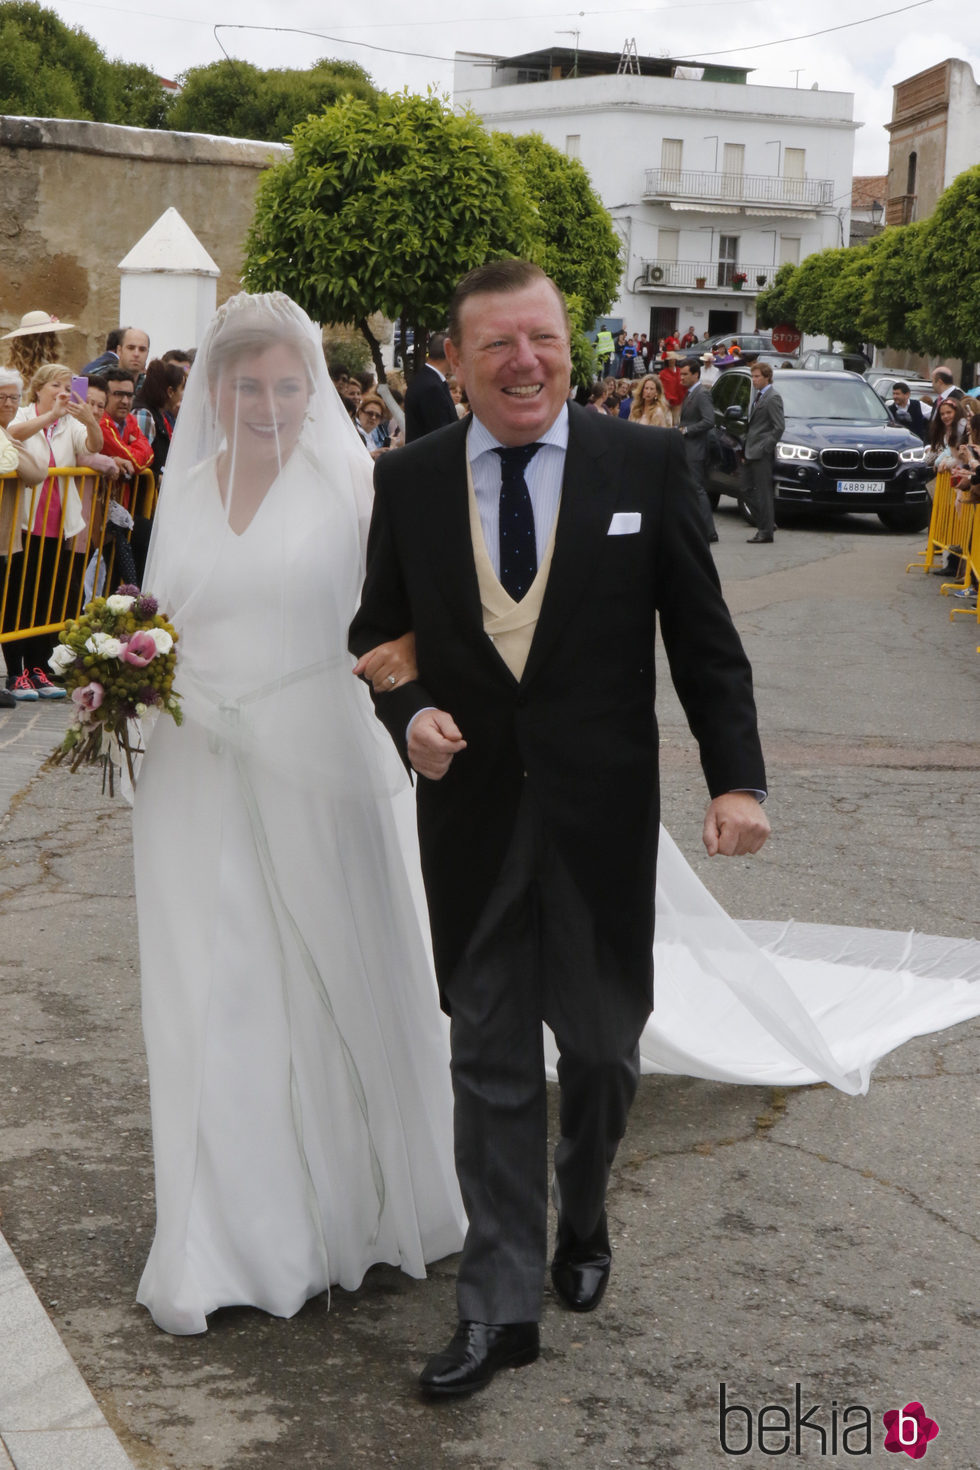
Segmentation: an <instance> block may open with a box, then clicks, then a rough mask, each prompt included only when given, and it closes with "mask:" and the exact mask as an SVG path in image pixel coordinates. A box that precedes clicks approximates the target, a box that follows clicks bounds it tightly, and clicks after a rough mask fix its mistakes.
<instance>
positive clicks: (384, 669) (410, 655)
mask: <svg viewBox="0 0 980 1470" xmlns="http://www.w3.org/2000/svg"><path fill="white" fill-rule="evenodd" d="M353 672H354V674H356V675H358V676H361V675H363V676H364V678H365V679H369V680H370V682H371V688H372V689H373V690H374V692H375V694H387V693H389V692H390V691H391V690H392V689H398V688H399V687H400V685H402V684H408V683H409V682H410V681H411V680H412V679H417V678H418V676H419V671H418V665H417V664H416V662H415V634H414V633H403V634H402V636H401V638H393V639H392V640H391V642H390V643H379V644H378V646H377V648H371V649H369V650H368V652H367V653H365V654H363V655H362V656H361V657H360V658H359V659H358V660H357V663H356V664H355V665H354V668H353Z"/></svg>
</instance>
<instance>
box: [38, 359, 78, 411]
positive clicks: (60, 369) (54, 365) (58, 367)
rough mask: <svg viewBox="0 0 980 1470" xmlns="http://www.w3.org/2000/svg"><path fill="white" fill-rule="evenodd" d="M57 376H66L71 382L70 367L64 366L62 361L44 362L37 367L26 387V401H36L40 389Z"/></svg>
mask: <svg viewBox="0 0 980 1470" xmlns="http://www.w3.org/2000/svg"><path fill="white" fill-rule="evenodd" d="M57 378H67V379H68V381H69V383H70V382H71V368H70V367H65V365H64V363H63V362H46V363H44V365H43V366H42V367H39V368H38V370H37V372H36V373H35V374H34V376H33V377H32V378H31V381H30V384H29V385H28V389H27V401H28V403H36V402H37V396H38V394H39V393H40V391H41V389H42V388H44V387H46V386H47V384H48V383H53V382H54V381H55V380H56V379H57Z"/></svg>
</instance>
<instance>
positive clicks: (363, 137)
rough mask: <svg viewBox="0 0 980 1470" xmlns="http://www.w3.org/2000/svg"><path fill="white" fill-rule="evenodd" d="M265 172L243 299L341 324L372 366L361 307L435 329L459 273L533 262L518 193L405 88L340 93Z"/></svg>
mask: <svg viewBox="0 0 980 1470" xmlns="http://www.w3.org/2000/svg"><path fill="white" fill-rule="evenodd" d="M290 142H291V144H292V147H293V155H292V157H291V158H289V159H286V160H284V161H283V162H282V163H280V164H277V165H276V166H275V167H274V168H271V169H269V171H268V172H267V173H266V174H265V175H264V177H263V179H262V182H261V183H260V185H259V190H258V194H257V197H256V206H255V215H254V218H253V221H252V227H251V229H250V231H249V235H248V239H247V242H246V251H245V273H244V279H245V284H246V286H247V287H248V289H249V290H251V291H285V292H286V293H287V295H289V296H291V297H292V298H293V300H294V301H298V302H299V304H300V305H301V306H302V307H303V308H304V309H305V310H306V311H307V312H309V314H310V316H311V317H312V318H313V319H314V321H320V322H353V323H356V324H357V325H358V326H359V327H360V328H361V330H362V332H363V333H364V335H365V337H366V338H367V340H368V341H369V343H370V344H371V347H372V354H373V356H374V362H375V367H376V369H377V371H378V376H379V377H380V378H381V379H382V380H383V378H384V370H383V367H382V365H381V354H380V349H379V348H378V344H377V342H376V341H375V339H374V337H373V336H372V334H371V332H370V329H369V328H368V325H367V318H368V317H369V316H370V314H371V313H372V312H374V311H383V312H384V313H385V315H386V316H388V317H391V318H392V319H394V318H395V317H397V316H399V315H404V316H405V317H406V318H407V319H408V321H409V322H410V323H412V324H413V325H414V326H415V328H416V341H417V342H418V340H419V337H420V335H421V334H420V332H419V330H418V329H420V328H421V329H423V332H424V330H433V329H435V328H436V327H439V326H441V325H443V324H444V322H445V320H446V314H447V311H448V307H449V298H450V296H451V294H452V290H453V287H454V285H455V283H456V281H457V280H458V279H459V277H460V276H462V275H463V274H465V272H466V271H468V270H471V269H472V268H473V267H474V266H476V265H481V264H482V263H483V262H484V261H487V260H494V259H500V258H502V257H505V256H514V255H518V256H532V257H533V256H534V254H535V250H536V245H535V234H536V216H535V211H534V208H533V206H532V205H531V203H530V201H529V199H528V196H527V193H526V190H525V188H524V184H523V182H522V180H521V178H520V175H519V174H518V173H517V171H516V169H514V168H513V167H512V166H510V164H509V163H508V161H507V160H505V159H504V158H503V157H502V155H501V153H500V150H499V149H497V148H495V147H494V145H493V143H492V141H491V139H490V137H489V136H488V135H487V133H485V132H484V130H483V128H482V127H481V125H480V122H479V120H478V119H477V118H476V117H475V116H474V115H473V114H472V113H464V114H462V115H460V114H458V113H454V112H452V111H451V110H450V109H449V108H448V106H446V105H445V104H443V103H442V102H441V101H440V100H439V99H438V98H437V97H435V96H431V95H430V96H428V97H418V96H411V95H409V94H408V93H405V94H403V95H401V96H398V97H390V96H381V97H379V98H378V99H377V100H376V101H375V102H373V103H368V102H365V101H362V100H361V99H359V98H356V97H345V98H342V99H341V100H340V101H339V102H338V103H337V104H336V106H334V107H332V108H330V109H329V110H328V111H326V112H324V113H322V114H321V115H320V116H319V117H311V118H309V119H307V121H306V122H305V123H301V124H300V126H299V127H298V128H296V130H295V132H294V133H293V135H292V137H291V139H290Z"/></svg>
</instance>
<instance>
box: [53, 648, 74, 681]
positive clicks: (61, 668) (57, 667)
mask: <svg viewBox="0 0 980 1470" xmlns="http://www.w3.org/2000/svg"><path fill="white" fill-rule="evenodd" d="M76 656H77V655H76V653H75V650H74V649H73V648H69V647H68V645H67V644H66V643H59V644H58V647H57V648H56V649H55V651H54V653H53V654H52V655H51V657H50V658H49V659H48V668H49V669H52V670H53V671H54V673H56V674H58V675H61V674H66V673H67V672H68V670H69V669H70V668H71V666H72V664H73V663H74V662H75V658H76Z"/></svg>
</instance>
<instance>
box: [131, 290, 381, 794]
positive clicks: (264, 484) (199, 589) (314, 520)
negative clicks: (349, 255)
mask: <svg viewBox="0 0 980 1470" xmlns="http://www.w3.org/2000/svg"><path fill="white" fill-rule="evenodd" d="M371 471H372V465H371V460H370V457H369V456H368V454H367V452H366V451H365V449H364V446H363V444H362V443H361V441H360V438H359V436H358V434H357V431H356V430H355V428H354V426H353V425H352V423H351V421H350V419H349V418H348V416H347V413H346V410H345V409H344V407H343V405H342V404H341V401H340V399H339V397H338V395H337V392H336V390H335V388H334V386H333V384H332V382H331V381H330V377H329V375H328V373H327V369H326V363H325V361H324V357H323V350H322V346H321V341H320V333H319V329H318V328H317V327H316V326H314V324H313V323H312V322H311V321H310V319H309V318H308V317H307V316H306V314H305V312H303V311H302V310H301V309H300V308H299V307H298V306H297V305H296V304H295V303H294V302H292V301H291V300H289V298H288V297H286V296H284V295H281V294H279V293H273V294H270V295H259V296H248V295H244V294H243V295H238V296H235V297H232V298H231V299H230V300H229V301H228V302H226V303H225V305H224V306H222V307H221V308H220V310H219V311H218V312H217V314H216V315H215V317H214V318H213V320H212V322H211V324H210V326H209V327H208V331H207V334H206V336H205V339H204V342H203V343H202V345H201V348H200V350H199V352H198V354H197V357H196V359H195V362H194V365H193V368H192V369H191V372H190V375H189V378H188V383H187V389H186V391H185V393H184V398H183V402H182V404H181V408H180V413H179V416H178V419H177V424H176V427H175V430H174V437H173V443H172V445H171V449H170V453H169V457H168V462H167V478H166V484H165V486H164V489H163V492H162V495H161V500H160V505H159V508H158V511H157V515H156V520H155V525H154V531H153V538H152V541H151V545H150V554H149V560H148V564H147V571H146V577H145V588H146V590H147V591H148V592H149V593H150V594H152V595H153V596H154V597H156V598H157V599H158V601H159V603H160V607H161V611H163V612H164V613H165V614H166V615H167V616H168V617H170V618H171V619H172V621H173V622H174V624H175V626H176V627H177V630H178V633H179V635H180V643H179V645H178V670H177V677H176V680H175V688H176V690H177V692H178V693H179V694H180V695H181V698H182V704H183V709H184V714H185V718H187V719H188V720H190V721H193V722H195V723H199V724H203V725H204V726H205V727H206V728H207V729H208V731H209V732H210V733H211V735H212V736H213V737H214V738H215V739H216V740H221V741H230V742H231V743H232V744H233V745H234V746H235V748H236V749H237V750H238V751H239V752H240V753H241V754H242V755H244V756H246V757H247V758H248V759H250V760H255V761H257V762H258V763H259V764H260V765H265V766H272V767H274V768H275V769H276V770H277V771H278V772H279V773H280V774H283V773H285V774H287V775H289V776H291V777H293V778H295V779H296V780H297V781H301V782H310V781H314V780H315V781H316V782H317V783H318V786H319V787H320V789H323V786H324V783H326V785H327V788H328V789H329V790H331V791H333V792H341V791H343V792H347V793H349V794H354V793H355V792H359V793H363V792H364V791H365V790H366V789H371V790H377V789H378V783H379V781H380V783H381V787H383V788H384V789H386V790H390V789H391V787H392V785H393V784H400V777H399V776H398V775H397V774H396V773H397V770H398V765H397V760H396V759H394V758H393V752H392V749H391V746H390V742H388V740H387V739H386V737H385V736H384V733H383V731H382V730H381V728H380V727H379V726H378V724H377V721H376V720H375V719H374V718H373V715H372V714H371V711H370V706H369V702H368V700H367V698H366V692H365V690H364V689H363V688H359V687H357V684H356V681H355V680H354V679H353V677H352V675H351V672H350V670H351V667H352V665H353V659H352V658H351V657H350V656H349V655H348V653H347V647H346V639H347V627H348V624H349V622H350V619H351V617H352V615H353V612H354V610H355V608H356V606H357V599H358V596H359V593H360V588H361V582H362V580H363V562H364V543H365V539H366V534H367V526H368V521H369V518H370V511H371V502H372V491H371Z"/></svg>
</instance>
